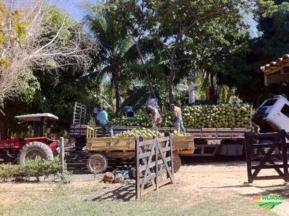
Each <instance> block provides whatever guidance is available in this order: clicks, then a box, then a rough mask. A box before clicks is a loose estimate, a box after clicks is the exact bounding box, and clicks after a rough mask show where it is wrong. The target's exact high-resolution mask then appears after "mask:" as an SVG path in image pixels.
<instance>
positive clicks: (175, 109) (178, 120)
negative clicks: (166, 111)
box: [170, 104, 185, 132]
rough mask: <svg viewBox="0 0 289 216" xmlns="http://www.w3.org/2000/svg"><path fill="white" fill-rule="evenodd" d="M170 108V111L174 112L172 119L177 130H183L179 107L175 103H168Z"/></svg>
mask: <svg viewBox="0 0 289 216" xmlns="http://www.w3.org/2000/svg"><path fill="white" fill-rule="evenodd" d="M170 108H171V111H172V112H173V113H174V120H173V121H174V124H175V125H176V127H177V130H178V132H180V131H182V132H185V127H184V122H183V117H182V110H181V108H180V107H178V106H176V105H175V104H170Z"/></svg>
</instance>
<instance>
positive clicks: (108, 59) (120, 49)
mask: <svg viewBox="0 0 289 216" xmlns="http://www.w3.org/2000/svg"><path fill="white" fill-rule="evenodd" d="M86 19H87V21H88V26H89V28H90V30H91V32H92V33H94V36H95V37H96V39H97V42H98V44H99V53H98V61H97V62H96V63H97V65H96V69H97V70H98V73H99V74H98V75H99V76H101V77H103V76H104V75H105V74H109V75H110V76H111V81H112V85H113V88H114V96H115V100H116V104H115V112H116V114H119V113H120V106H121V93H120V84H121V78H122V72H123V71H124V70H123V69H124V63H125V56H126V53H127V52H128V50H129V48H130V47H131V45H132V40H131V38H130V37H129V35H128V32H127V29H126V26H125V24H123V23H121V22H119V21H118V20H117V19H116V17H115V16H114V14H112V13H110V12H108V11H102V12H96V13H95V14H91V15H88V16H87V17H86Z"/></svg>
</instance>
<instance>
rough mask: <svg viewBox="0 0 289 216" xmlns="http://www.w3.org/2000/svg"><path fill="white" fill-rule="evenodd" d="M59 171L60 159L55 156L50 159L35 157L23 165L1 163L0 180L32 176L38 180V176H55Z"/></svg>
mask: <svg viewBox="0 0 289 216" xmlns="http://www.w3.org/2000/svg"><path fill="white" fill-rule="evenodd" d="M59 172H60V160H59V158H58V157H56V158H55V159H54V160H52V161H48V160H43V159H41V158H36V159H34V160H29V161H28V162H27V164H26V165H25V166H20V165H12V164H3V165H0V180H1V181H7V180H15V179H24V178H30V177H34V178H36V180H37V181H39V177H41V176H44V177H45V178H47V177H48V176H51V175H52V176H56V175H57V174H58V173H59Z"/></svg>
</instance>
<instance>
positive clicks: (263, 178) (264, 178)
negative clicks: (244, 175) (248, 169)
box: [254, 175, 284, 180]
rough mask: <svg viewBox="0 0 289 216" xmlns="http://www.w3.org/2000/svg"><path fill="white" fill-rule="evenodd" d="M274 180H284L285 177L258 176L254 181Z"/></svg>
mask: <svg viewBox="0 0 289 216" xmlns="http://www.w3.org/2000/svg"><path fill="white" fill-rule="evenodd" d="M274 179H284V177H283V176H279V175H278V176H273V175H271V176H256V177H254V180H274Z"/></svg>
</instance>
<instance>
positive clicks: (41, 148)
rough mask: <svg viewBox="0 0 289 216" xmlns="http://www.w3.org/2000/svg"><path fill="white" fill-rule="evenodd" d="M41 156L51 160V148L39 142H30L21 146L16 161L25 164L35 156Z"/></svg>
mask: <svg viewBox="0 0 289 216" xmlns="http://www.w3.org/2000/svg"><path fill="white" fill-rule="evenodd" d="M37 157H39V158H42V159H45V160H53V152H52V150H51V148H50V147H49V146H48V145H46V144H44V143H41V142H31V143H28V144H26V145H25V146H23V148H22V149H21V150H20V152H19V155H18V163H19V164H20V165H25V164H26V163H27V161H28V160H33V159H35V158H37Z"/></svg>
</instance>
